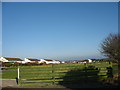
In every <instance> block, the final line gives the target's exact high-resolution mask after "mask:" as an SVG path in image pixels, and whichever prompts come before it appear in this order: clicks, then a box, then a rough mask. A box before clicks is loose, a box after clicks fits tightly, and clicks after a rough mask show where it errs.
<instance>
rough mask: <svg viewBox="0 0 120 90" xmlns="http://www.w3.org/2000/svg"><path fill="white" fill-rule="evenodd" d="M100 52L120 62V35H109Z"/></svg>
mask: <svg viewBox="0 0 120 90" xmlns="http://www.w3.org/2000/svg"><path fill="white" fill-rule="evenodd" d="M100 52H101V53H102V54H103V55H105V56H107V57H109V58H111V59H113V60H114V61H116V62H118V61H119V60H120V34H109V35H108V37H106V38H105V39H104V41H103V42H102V43H101V50H100Z"/></svg>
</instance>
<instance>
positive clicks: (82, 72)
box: [19, 62, 112, 85]
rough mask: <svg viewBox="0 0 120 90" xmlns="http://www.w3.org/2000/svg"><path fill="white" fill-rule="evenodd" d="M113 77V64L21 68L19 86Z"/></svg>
mask: <svg viewBox="0 0 120 90" xmlns="http://www.w3.org/2000/svg"><path fill="white" fill-rule="evenodd" d="M107 77H112V63H109V62H100V63H88V64H59V65H53V64H52V65H41V66H20V80H19V85H37V84H38V85H39V84H61V83H73V82H78V81H79V82H82V81H91V80H92V81H96V80H103V79H105V78H107Z"/></svg>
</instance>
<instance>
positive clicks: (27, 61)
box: [22, 58, 39, 63]
mask: <svg viewBox="0 0 120 90" xmlns="http://www.w3.org/2000/svg"><path fill="white" fill-rule="evenodd" d="M38 61H39V59H32V58H25V59H24V61H23V62H22V63H35V62H38Z"/></svg>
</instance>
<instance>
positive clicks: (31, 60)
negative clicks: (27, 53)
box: [27, 58, 39, 61]
mask: <svg viewBox="0 0 120 90" xmlns="http://www.w3.org/2000/svg"><path fill="white" fill-rule="evenodd" d="M27 59H29V60H30V61H39V59H32V58H27Z"/></svg>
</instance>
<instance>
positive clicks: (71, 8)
mask: <svg viewBox="0 0 120 90" xmlns="http://www.w3.org/2000/svg"><path fill="white" fill-rule="evenodd" d="M2 6H3V7H2V17H3V23H2V24H3V27H2V28H3V31H2V32H3V34H2V35H3V39H2V45H3V47H2V49H3V56H6V57H20V58H25V57H29V58H51V59H60V60H74V59H75V60H77V59H78V60H79V59H86V58H100V57H102V56H101V54H100V52H99V49H100V43H101V42H102V41H103V39H104V38H105V37H106V36H107V35H108V34H109V33H117V32H118V7H117V2H114V3H113V2H111V3H110V2H106V3H105V2H103V3H100V2H99V3H97V2H96V3H95V2H89V3H87V2H85V3H83V2H79V3H78V2H74V3H73V2H71V3H70V2H66V3H65V2H64V3H62V2H61V3H55V2H49V3H48V2H45V3H44V2H37V3H34V2H31V3H30V2H26V3H25V2H18V3H17V2H16V3H15V2H14V3H13V2H11V3H7V2H4V3H3V5H2Z"/></svg>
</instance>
